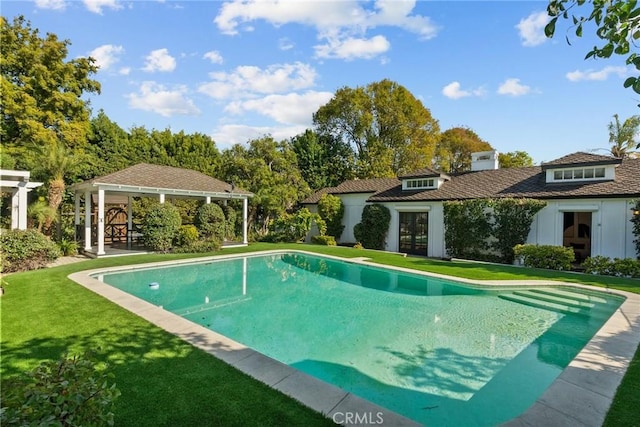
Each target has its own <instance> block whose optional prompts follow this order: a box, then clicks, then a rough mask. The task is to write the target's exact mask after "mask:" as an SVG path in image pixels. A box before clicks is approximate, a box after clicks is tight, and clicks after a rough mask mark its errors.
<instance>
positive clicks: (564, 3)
mask: <svg viewBox="0 0 640 427" xmlns="http://www.w3.org/2000/svg"><path fill="white" fill-rule="evenodd" d="M547 13H548V15H549V16H550V17H551V20H550V21H549V23H548V24H547V25H546V27H545V34H546V35H547V37H553V36H554V34H555V32H556V25H557V22H558V19H560V18H562V19H567V20H569V19H570V20H571V22H572V24H573V29H574V31H575V35H576V36H577V37H582V34H583V29H584V27H585V25H586V24H587V23H594V24H595V28H596V32H595V33H596V36H598V37H599V38H600V39H601V40H602V43H603V44H602V45H600V46H594V47H593V49H592V50H590V51H589V52H588V53H587V55H586V57H585V59H588V58H610V57H611V56H612V55H613V54H616V55H621V56H624V57H626V62H627V64H628V65H633V66H634V67H635V69H636V71H640V57H639V56H638V53H637V51H636V50H637V45H636V41H637V40H638V39H639V38H640V32H639V30H638V29H639V28H640V8H638V4H637V1H636V0H550V1H549V4H548V5H547ZM567 42H568V43H570V40H569V37H567ZM624 87H631V88H633V90H634V91H635V92H636V93H640V79H639V78H638V77H636V76H632V77H629V78H628V79H627V80H625V82H624Z"/></svg>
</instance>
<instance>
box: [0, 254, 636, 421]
mask: <svg viewBox="0 0 640 427" xmlns="http://www.w3.org/2000/svg"><path fill="white" fill-rule="evenodd" d="M289 248H295V249H304V250H309V251H314V252H318V253H322V254H329V255H337V256H342V257H346V258H352V257H368V258H371V260H372V261H374V262H376V263H380V264H387V265H395V266H399V267H406V268H412V269H415V270H422V271H430V272H435V273H441V274H448V275H452V276H458V277H465V278H470V279H481V280H486V279H492V280H496V279H503V280H507V279H513V280H518V279H546V280H549V279H554V280H562V281H565V282H574V283H585V284H590V285H594V286H601V287H609V288H612V289H621V290H625V291H629V292H635V293H640V280H631V279H617V278H611V277H599V276H587V275H581V274H575V273H561V272H554V271H545V270H536V269H528V268H520V267H510V266H502V265H493V264H483V263H472V262H462V261H437V260H429V259H423V258H416V257H406V258H405V257H402V256H399V255H398V254H392V253H385V252H377V251H367V250H356V249H352V248H342V247H325V246H314V245H294V244H292V245H274V244H266V243H258V244H252V245H250V246H249V247H247V248H229V249H224V250H223V251H222V252H219V253H218V254H224V255H226V254H232V253H243V252H250V251H259V250H268V249H289ZM189 257H193V255H189V254H180V255H177V254H167V255H161V254H157V255H136V256H129V257H117V258H103V259H97V260H89V261H82V262H79V263H76V264H70V265H66V266H61V267H56V268H50V269H45V270H38V271H31V272H25V273H17V274H12V275H8V276H5V277H4V278H3V279H4V281H5V282H6V285H5V291H6V293H5V295H4V296H3V297H2V298H0V316H1V321H2V337H1V345H2V347H1V350H2V364H1V366H0V373H1V376H2V382H3V383H4V382H5V381H6V379H7V378H10V377H11V376H14V375H16V374H18V373H20V372H23V371H25V370H27V369H30V368H33V367H35V366H36V365H38V364H39V363H40V362H41V361H43V360H45V359H57V358H58V357H60V355H61V354H62V353H64V352H65V351H70V352H71V353H80V352H84V351H85V350H88V349H98V351H99V353H98V354H99V357H100V358H101V359H102V360H104V361H107V362H109V364H110V369H111V371H112V372H113V373H114V374H115V381H116V383H117V387H118V388H119V389H120V391H121V392H122V396H121V397H120V398H119V399H118V401H117V405H116V411H115V412H116V420H115V421H116V425H123V426H129V425H131V426H133V425H135V426H159V425H172V426H192V425H225V426H227V425H229V426H232V425H238V426H240V425H242V426H247V425H256V426H257V425H260V426H264V425H278V426H280V425H305V426H314V425H332V424H333V423H332V422H331V420H329V419H327V418H325V417H324V416H323V415H322V414H319V413H316V412H314V411H312V410H310V409H308V408H307V407H305V406H303V405H301V404H299V403H298V402H296V401H295V400H293V399H290V398H288V397H287V396H285V395H283V394H281V393H280V392H278V391H275V390H273V389H270V388H269V387H268V386H266V385H264V384H262V383H260V382H258V381H255V380H253V379H252V378H250V377H248V376H247V375H245V374H243V373H241V372H239V371H237V370H235V369H234V368H231V367H230V366H228V365H226V364H225V363H223V362H221V361H219V360H218V359H216V358H215V357H213V356H210V355H208V354H207V353H205V352H203V351H201V350H198V349H196V348H194V347H192V346H190V345H188V344H186V343H185V342H183V341H182V340H180V339H179V338H177V337H175V336H173V335H171V334H169V333H167V332H165V331H163V330H162V329H159V328H157V327H155V326H153V325H151V324H149V323H147V322H145V321H144V320H142V319H141V318H139V317H137V316H135V315H133V314H131V313H129V312H128V311H126V310H124V309H122V308H120V307H119V306H117V305H115V304H113V303H111V302H109V301H106V300H104V299H102V298H101V297H99V296H97V295H95V294H94V293H92V292H90V291H88V290H86V289H85V288H83V287H82V286H80V285H77V284H75V283H74V282H72V281H71V280H69V279H67V276H68V275H69V274H70V273H73V272H76V271H81V270H88V269H92V268H98V267H110V266H118V265H127V264H137V263H146V262H156V261H166V260H173V259H184V258H189ZM2 385H3V386H4V384H2ZM638 407H640V352H636V355H635V357H634V360H633V362H632V364H631V366H630V368H629V371H628V373H627V375H626V376H625V378H624V380H623V383H622V385H621V386H620V388H619V389H618V393H617V395H616V398H615V400H614V403H613V405H612V408H611V410H610V412H609V414H608V416H607V420H606V422H605V425H608V426H619V425H625V426H632V425H640V421H638V420H639V419H640V417H638V416H637V414H638V409H637V408H638Z"/></svg>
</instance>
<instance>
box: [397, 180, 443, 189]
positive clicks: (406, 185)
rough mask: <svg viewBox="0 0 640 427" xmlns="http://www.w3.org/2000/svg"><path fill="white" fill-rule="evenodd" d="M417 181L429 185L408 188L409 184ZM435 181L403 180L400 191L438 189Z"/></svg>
mask: <svg viewBox="0 0 640 427" xmlns="http://www.w3.org/2000/svg"><path fill="white" fill-rule="evenodd" d="M418 181H423V182H425V181H426V182H430V183H431V185H427V186H425V185H422V186H419V187H409V183H410V182H418ZM437 182H438V181H437V179H436V178H411V179H405V180H403V181H402V189H403V190H429V189H433V188H438V184H437Z"/></svg>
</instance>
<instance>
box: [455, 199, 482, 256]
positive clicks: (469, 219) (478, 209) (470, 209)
mask: <svg viewBox="0 0 640 427" xmlns="http://www.w3.org/2000/svg"><path fill="white" fill-rule="evenodd" d="M491 205H492V202H491V200H488V199H478V200H465V201H451V202H444V205H443V206H444V227H445V232H444V241H445V245H446V248H447V254H448V255H449V256H451V257H455V258H468V259H478V258H479V257H480V256H481V254H483V253H486V251H487V250H488V249H489V243H488V241H489V237H490V236H491V215H490V213H489V211H488V208H489V207H490V206H491Z"/></svg>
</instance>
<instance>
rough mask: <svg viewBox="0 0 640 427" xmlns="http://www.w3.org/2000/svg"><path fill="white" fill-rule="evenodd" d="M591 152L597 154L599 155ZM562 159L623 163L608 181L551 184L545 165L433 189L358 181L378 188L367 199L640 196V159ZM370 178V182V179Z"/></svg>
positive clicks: (458, 179) (462, 178) (473, 176)
mask: <svg viewBox="0 0 640 427" xmlns="http://www.w3.org/2000/svg"><path fill="white" fill-rule="evenodd" d="M584 155H586V156H584ZM591 156H595V157H596V158H597V159H596V158H594V157H591ZM558 160H559V161H560V162H559V163H555V162H556V161H554V164H556V165H576V164H577V165H585V164H596V163H592V162H594V161H597V162H598V163H597V164H612V163H613V164H615V163H619V166H618V167H617V168H616V178H615V180H607V181H582V182H567V183H553V184H547V183H546V179H545V172H544V169H543V166H533V167H523V168H508V169H495V170H483V171H476V172H465V173H461V174H456V175H452V176H451V180H449V181H446V182H444V183H443V184H442V185H441V186H440V188H437V189H431V190H418V191H406V190H402V184H401V181H400V180H396V183H395V184H394V185H391V184H393V180H392V179H388V181H381V180H377V181H374V180H360V182H359V184H358V185H359V186H360V187H362V188H367V189H368V191H361V193H371V192H372V191H370V190H371V189H372V188H374V187H377V188H378V190H377V191H375V192H374V194H372V195H371V196H370V197H369V198H368V199H367V201H369V202H410V201H445V200H463V199H477V198H501V197H513V198H522V197H528V198H534V199H559V198H567V199H576V198H596V197H597V198H606V197H640V159H630V158H626V159H624V160H621V159H616V158H612V157H607V156H597V155H591V154H589V153H575V155H569V156H565V157H563V158H561V159H558ZM606 162H610V163H606ZM550 163H551V162H550ZM367 181H369V182H368V183H367ZM383 182H385V183H386V184H387V185H388V186H387V187H386V188H383V187H384V185H382V183H383ZM344 184H345V185H347V187H351V186H352V184H351V181H347V182H346V183H344ZM342 185H343V184H341V186H342ZM338 188H340V186H338V187H333V188H328V189H323V190H321V191H320V192H318V193H321V192H322V194H324V193H331V194H340V192H339V191H336V189H338ZM318 193H316V194H318ZM312 198H313V196H311V197H310V198H308V199H307V200H305V202H303V203H308V204H311V203H317V200H316V201H315V202H314V201H313V199H312ZM318 199H319V196H318Z"/></svg>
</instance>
